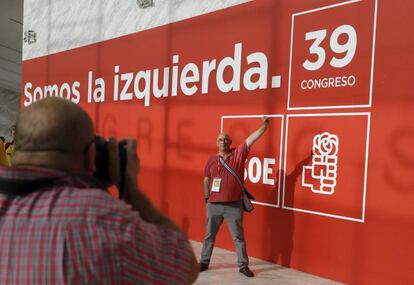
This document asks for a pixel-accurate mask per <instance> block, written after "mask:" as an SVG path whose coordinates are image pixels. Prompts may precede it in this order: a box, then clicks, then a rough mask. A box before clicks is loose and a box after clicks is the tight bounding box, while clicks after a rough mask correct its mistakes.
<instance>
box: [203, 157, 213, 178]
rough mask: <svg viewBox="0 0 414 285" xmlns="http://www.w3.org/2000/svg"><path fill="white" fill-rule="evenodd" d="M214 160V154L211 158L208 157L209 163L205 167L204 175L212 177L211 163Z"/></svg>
mask: <svg viewBox="0 0 414 285" xmlns="http://www.w3.org/2000/svg"><path fill="white" fill-rule="evenodd" d="M213 161H214V156H210V158H209V159H208V161H207V164H206V166H205V168H204V177H209V178H211V172H210V167H211V164H212V163H213Z"/></svg>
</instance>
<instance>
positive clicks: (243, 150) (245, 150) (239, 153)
mask: <svg viewBox="0 0 414 285" xmlns="http://www.w3.org/2000/svg"><path fill="white" fill-rule="evenodd" d="M249 151H250V148H249V147H248V146H247V143H246V142H244V143H242V144H241V145H239V146H238V147H236V149H235V150H234V155H235V156H236V157H237V158H239V159H240V160H241V161H243V162H244V161H245V160H246V158H247V156H248V155H249Z"/></svg>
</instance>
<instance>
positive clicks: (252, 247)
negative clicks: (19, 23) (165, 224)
mask: <svg viewBox="0 0 414 285" xmlns="http://www.w3.org/2000/svg"><path fill="white" fill-rule="evenodd" d="M155 2H156V4H155V6H154V7H151V8H147V9H144V10H141V9H138V7H137V6H136V4H135V1H123V2H121V1H115V2H113V1H99V4H98V2H97V1H91V0H90V1H77V2H70V4H69V3H65V2H63V1H62V2H58V3H56V2H53V3H52V2H50V1H46V0H43V1H40V2H39V1H34V0H31V1H25V9H24V17H25V21H24V23H25V27H24V29H25V30H26V29H34V30H35V31H36V32H37V33H38V36H39V37H38V43H37V44H36V45H31V46H25V47H24V54H23V58H24V63H23V95H22V105H23V107H24V106H27V105H29V104H31V103H32V102H33V101H35V100H38V99H39V98H41V97H43V96H45V94H47V96H49V95H50V94H53V95H56V94H58V95H59V94H60V95H62V96H64V97H67V98H68V99H70V100H73V101H74V102H77V103H79V104H81V105H82V106H83V107H84V108H85V109H87V110H88V112H89V113H90V114H91V116H92V117H93V119H94V122H95V125H96V130H97V132H99V133H101V134H103V135H105V136H111V135H115V136H117V137H124V136H133V137H136V138H137V139H138V141H139V153H140V157H141V163H142V172H141V175H140V178H139V180H140V184H141V186H142V188H143V189H144V191H145V192H146V193H147V194H148V195H149V196H150V198H151V199H152V200H153V201H154V203H155V204H156V205H157V206H158V207H160V208H161V209H162V211H164V212H165V213H167V214H168V215H169V216H171V217H172V218H173V219H174V220H175V221H176V222H177V223H178V224H179V225H180V226H181V227H182V228H183V229H184V230H185V231H186V232H187V233H188V235H189V237H190V238H191V239H194V240H202V239H203V235H204V220H205V214H204V201H203V193H202V179H203V168H204V164H205V162H206V160H207V159H208V157H209V155H211V154H214V153H215V152H216V147H215V138H216V135H217V133H218V132H219V131H220V130H221V129H223V130H225V131H227V132H229V133H230V134H231V135H232V137H233V140H234V143H235V144H237V143H241V142H243V140H244V138H245V137H246V136H247V135H248V134H249V133H250V132H251V131H253V130H254V129H255V128H256V127H257V126H258V125H259V124H260V117H261V116H263V115H264V114H267V115H269V116H270V117H271V126H270V129H269V130H268V132H267V133H266V134H265V135H264V137H263V138H262V139H261V140H260V141H259V142H258V143H257V144H256V145H255V146H254V148H253V150H252V152H251V154H250V157H249V160H248V161H247V163H246V185H247V187H248V188H249V189H250V190H251V191H252V192H253V194H254V195H255V196H256V198H257V201H256V210H255V211H254V213H253V214H250V215H246V217H245V225H246V227H245V228H246V238H247V242H248V250H249V254H250V255H252V256H255V257H259V258H262V259H266V260H269V261H272V262H275V263H279V264H282V265H284V266H290V267H293V268H296V269H298V270H302V271H305V272H309V273H312V274H316V275H319V276H323V277H326V278H330V279H333V280H336V281H339V282H344V283H348V284H390V283H395V284H412V283H413V282H414V278H413V276H412V272H413V271H414V264H413V262H412V261H411V257H412V255H413V253H414V246H413V244H412V240H413V238H414V229H413V227H412V221H413V218H414V216H413V215H414V212H413V211H412V210H411V209H412V204H413V202H414V194H413V191H412V189H414V188H413V186H414V181H413V176H412V170H413V167H414V156H413V155H412V153H413V152H412V151H411V150H410V147H411V145H412V144H413V141H414V130H413V123H414V119H413V116H412V114H411V113H412V110H413V98H412V94H411V93H412V92H411V89H412V88H411V76H410V75H411V74H413V69H414V67H413V64H412V62H413V55H412V51H413V48H414V38H413V36H412V33H410V32H408V31H407V27H412V26H413V24H414V23H413V17H412V15H411V13H412V11H414V10H413V8H414V4H413V3H412V2H411V1H403V0H396V1H385V0H382V1H381V0H378V1H375V0H362V1H346V2H344V1H330V0H329V1H328V0H307V1H291V0H289V1H288V0H286V1H282V0H280V1H270V0H262V1H248V2H246V1H155ZM244 2H246V3H244ZM167 74H168V75H167ZM154 78H155V79H154ZM317 84H319V85H320V86H317ZM216 245H217V246H219V247H224V248H228V249H233V245H232V241H231V238H230V236H229V233H228V231H227V230H226V229H224V230H223V231H222V232H220V234H219V236H218V240H217V243H216Z"/></svg>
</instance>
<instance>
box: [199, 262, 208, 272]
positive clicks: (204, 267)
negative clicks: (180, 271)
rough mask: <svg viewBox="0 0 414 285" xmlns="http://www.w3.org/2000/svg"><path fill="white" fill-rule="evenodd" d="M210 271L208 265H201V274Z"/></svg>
mask: <svg viewBox="0 0 414 285" xmlns="http://www.w3.org/2000/svg"><path fill="white" fill-rule="evenodd" d="M207 269H208V264H205V263H200V272H203V271H206V270H207Z"/></svg>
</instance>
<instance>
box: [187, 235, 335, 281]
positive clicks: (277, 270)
mask: <svg viewBox="0 0 414 285" xmlns="http://www.w3.org/2000/svg"><path fill="white" fill-rule="evenodd" d="M191 244H192V246H193V248H194V251H195V252H196V255H197V257H199V256H200V251H201V243H199V242H195V241H192V242H191ZM249 267H250V269H251V270H252V271H253V272H254V273H255V275H256V276H255V277H254V278H247V277H245V276H244V275H242V274H241V273H239V271H238V268H237V264H236V254H235V253H234V252H231V251H228V250H224V249H221V248H214V252H213V258H212V261H211V264H210V267H209V269H208V270H207V271H204V272H201V273H200V274H199V276H198V279H197V281H196V282H195V284H198V285H210V284H214V285H218V284H220V285H221V284H225V285H244V284H257V285H274V284H281V285H338V284H342V283H338V282H334V281H331V280H328V279H324V278H320V277H317V276H313V275H310V274H307V273H303V272H300V271H297V270H293V269H290V268H285V267H282V266H279V265H276V264H273V263H269V262H267V261H263V260H260V259H257V258H252V257H251V258H250V265H249Z"/></svg>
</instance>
